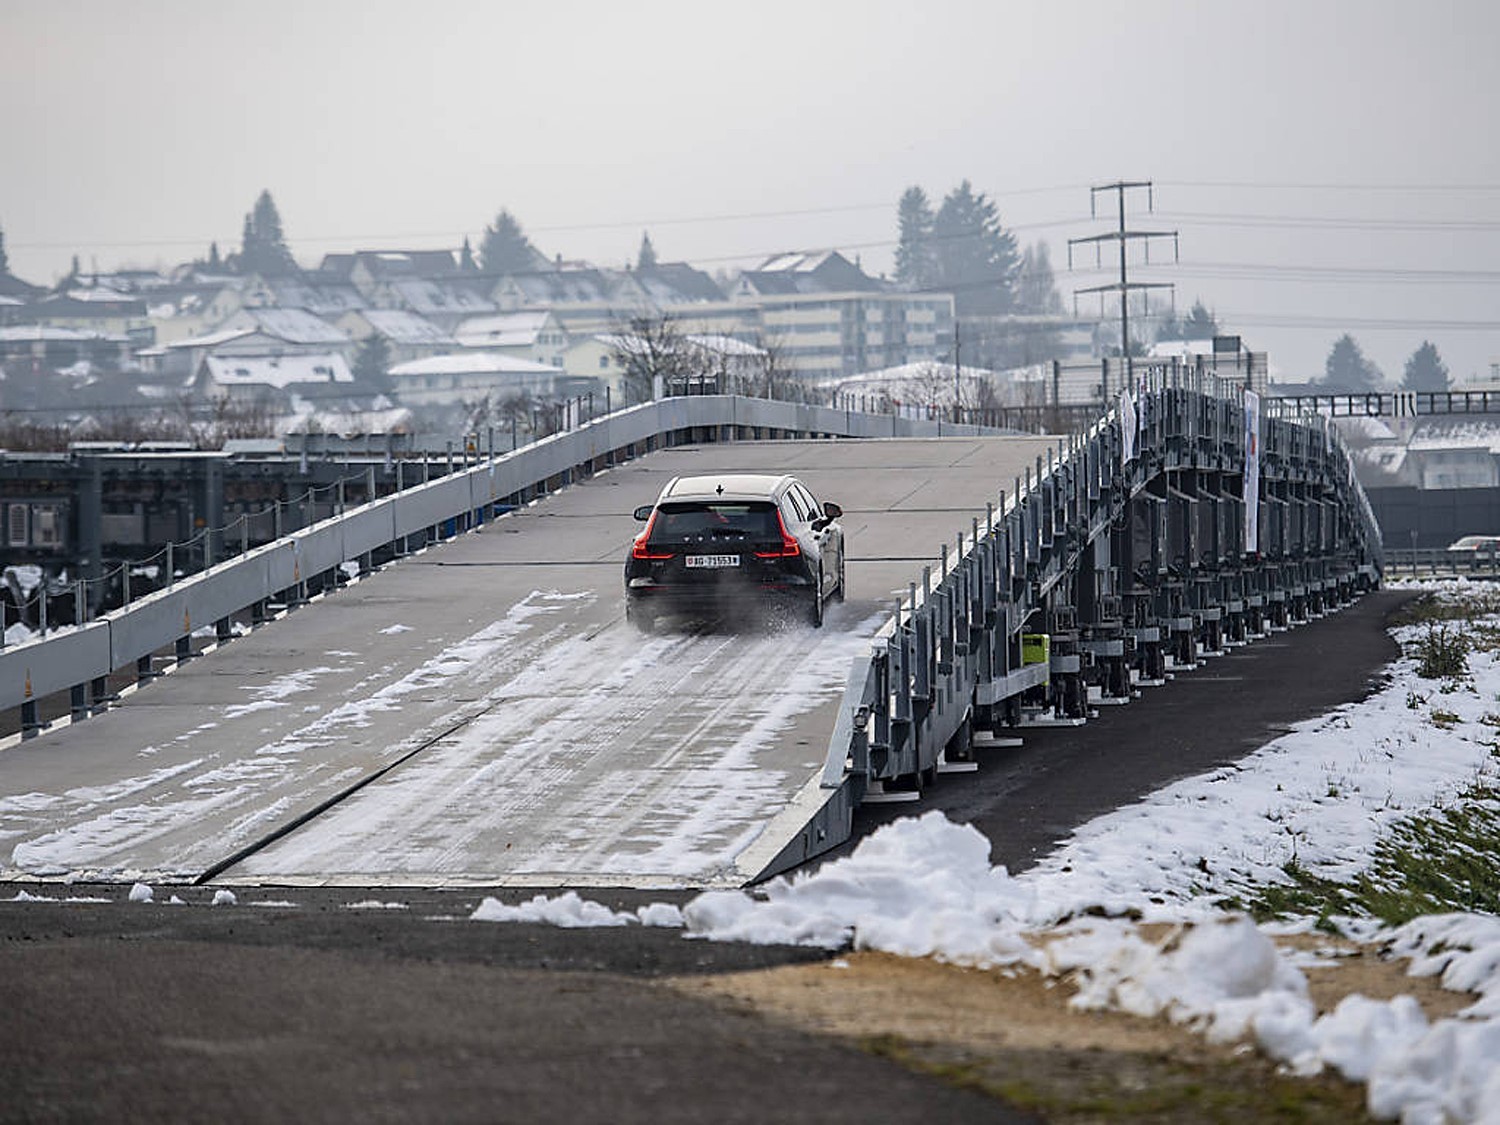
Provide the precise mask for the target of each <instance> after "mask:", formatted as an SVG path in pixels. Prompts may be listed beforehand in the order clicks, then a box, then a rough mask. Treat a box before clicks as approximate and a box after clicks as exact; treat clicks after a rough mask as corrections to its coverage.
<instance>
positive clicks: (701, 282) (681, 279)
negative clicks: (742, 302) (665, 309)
mask: <svg viewBox="0 0 1500 1125" xmlns="http://www.w3.org/2000/svg"><path fill="white" fill-rule="evenodd" d="M631 276H632V277H633V278H635V281H636V283H637V284H638V285H640V287H641V288H642V289H644V290H645V291H646V294H647V296H649V297H650V298H651V299H652V300H653V301H655V302H656V303H657V304H659V305H678V304H688V303H692V302H700V301H722V300H724V299H725V298H724V291H723V290H722V289H720V288H719V286H718V284H717V283H716V282H715V281H714V279H713V278H711V277H710V276H709V275H708V274H706V273H704V272H703V271H702V270H700V269H695V268H694V267H693V266H690V265H688V264H687V263H686V262H665V263H661V264H659V265H655V266H650V267H648V268H646V269H638V270H636V271H635V272H634V273H633V274H631Z"/></svg>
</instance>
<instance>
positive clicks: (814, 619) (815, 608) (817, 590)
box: [807, 584, 823, 629]
mask: <svg viewBox="0 0 1500 1125" xmlns="http://www.w3.org/2000/svg"><path fill="white" fill-rule="evenodd" d="M807 620H808V622H809V623H810V624H811V625H812V627H813V628H814V629H821V628H822V627H823V590H822V588H821V584H817V585H814V586H813V592H812V606H811V608H810V609H809V611H808V615H807Z"/></svg>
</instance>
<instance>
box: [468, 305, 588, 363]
mask: <svg viewBox="0 0 1500 1125" xmlns="http://www.w3.org/2000/svg"><path fill="white" fill-rule="evenodd" d="M454 337H455V338H456V339H457V341H458V343H459V345H460V346H461V347H465V348H477V349H481V350H483V351H490V352H498V353H499V354H501V355H512V356H516V357H517V358H519V359H529V360H531V361H532V362H533V363H545V364H548V365H550V366H552V367H562V366H563V365H564V364H563V360H564V357H565V355H566V353H567V349H568V343H569V338H568V333H567V332H565V331H564V330H563V327H562V325H561V324H560V323H558V319H557V317H556V316H555V315H554V314H553V313H552V311H551V310H550V309H532V310H527V311H525V312H508V313H495V314H494V315H492V316H476V317H470V318H469V319H468V320H466V321H464V322H463V323H462V324H460V325H459V326H458V329H457V331H456V332H455V333H454Z"/></svg>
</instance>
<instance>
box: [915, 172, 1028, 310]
mask: <svg viewBox="0 0 1500 1125" xmlns="http://www.w3.org/2000/svg"><path fill="white" fill-rule="evenodd" d="M932 240H933V247H934V250H935V253H936V257H937V264H938V284H939V285H941V286H942V288H944V289H947V290H950V291H952V293H953V305H954V309H955V310H956V311H957V313H958V314H959V315H960V316H971V315H981V316H983V315H991V314H997V313H1008V312H1011V311H1012V310H1013V309H1014V308H1015V282H1016V273H1017V271H1018V269H1019V267H1020V255H1019V254H1018V253H1017V252H1016V239H1015V235H1013V234H1011V233H1010V232H1008V231H1006V230H1005V229H1004V228H1003V227H1001V225H1000V216H999V213H998V212H997V211H996V209H995V204H994V203H993V202H991V201H990V200H989V199H988V198H986V197H985V195H984V193H983V192H976V191H975V190H974V188H973V186H972V185H971V184H970V183H969V181H968V180H965V181H964V182H963V183H961V184H959V185H958V187H956V188H954V189H953V190H952V191H951V192H949V193H948V194H947V195H946V196H945V197H944V198H943V205H942V206H941V207H939V208H938V213H937V216H936V217H935V218H934V219H933V223H932Z"/></svg>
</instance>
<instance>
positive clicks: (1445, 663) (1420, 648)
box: [1413, 625, 1469, 680]
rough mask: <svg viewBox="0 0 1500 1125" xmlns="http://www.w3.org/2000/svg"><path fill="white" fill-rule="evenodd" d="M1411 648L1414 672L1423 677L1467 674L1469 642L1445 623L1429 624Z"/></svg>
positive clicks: (1432, 678)
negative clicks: (1414, 660) (1412, 648)
mask: <svg viewBox="0 0 1500 1125" xmlns="http://www.w3.org/2000/svg"><path fill="white" fill-rule="evenodd" d="M1413 647H1414V649H1415V653H1414V655H1415V656H1416V658H1417V675H1419V676H1421V677H1422V678H1423V679H1426V680H1445V679H1455V678H1457V677H1459V676H1464V675H1467V674H1468V671H1469V642H1468V641H1467V640H1466V639H1465V637H1464V635H1463V634H1462V633H1460V632H1458V631H1457V630H1450V629H1449V628H1448V627H1447V626H1446V625H1429V626H1428V627H1427V632H1426V634H1425V635H1423V636H1421V637H1419V638H1417V641H1416V644H1415V645H1414V646H1413Z"/></svg>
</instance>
